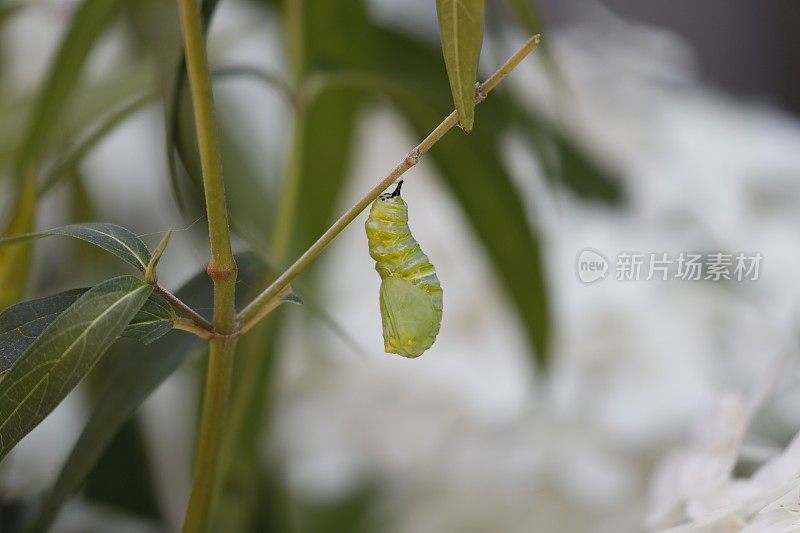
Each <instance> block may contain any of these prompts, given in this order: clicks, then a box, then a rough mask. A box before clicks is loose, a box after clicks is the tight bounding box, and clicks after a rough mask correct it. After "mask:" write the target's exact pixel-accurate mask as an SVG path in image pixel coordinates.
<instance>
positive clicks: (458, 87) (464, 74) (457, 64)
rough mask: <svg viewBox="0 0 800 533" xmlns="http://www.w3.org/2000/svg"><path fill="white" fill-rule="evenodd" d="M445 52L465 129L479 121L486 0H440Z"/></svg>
mask: <svg viewBox="0 0 800 533" xmlns="http://www.w3.org/2000/svg"><path fill="white" fill-rule="evenodd" d="M436 12H437V14H438V16H439V35H440V37H441V40H442V54H443V55H444V63H445V66H446V67H447V77H448V78H449V79H450V91H451V92H452V93H453V102H454V103H455V106H456V109H457V110H458V117H459V122H460V124H461V128H462V129H463V130H464V131H466V132H467V133H469V132H470V131H472V124H473V122H474V121H475V82H476V81H477V79H478V57H479V56H480V53H481V44H482V42H483V0H436Z"/></svg>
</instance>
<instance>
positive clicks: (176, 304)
mask: <svg viewBox="0 0 800 533" xmlns="http://www.w3.org/2000/svg"><path fill="white" fill-rule="evenodd" d="M154 288H155V291H156V292H157V293H158V294H160V295H161V296H163V297H164V299H165V300H166V301H168V302H169V304H170V305H171V306H172V308H173V309H175V310H176V311H180V312H181V313H183V314H184V315H186V316H188V317H189V318H190V319H191V320H192V322H194V323H195V324H196V325H198V326H200V327H201V328H203V329H205V330H207V331H209V332H213V331H214V326H213V325H211V322H209V321H208V320H206V319H205V318H203V317H202V316H201V315H200V314H199V313H198V312H197V311H195V310H194V309H192V308H191V307H189V306H188V305H186V304H185V303H183V301H181V299H180V298H178V297H177V296H175V295H174V294H172V293H171V292H169V291H168V290H167V289H165V288H164V287H162V286H161V285H159V284H156V285H155V286H154Z"/></svg>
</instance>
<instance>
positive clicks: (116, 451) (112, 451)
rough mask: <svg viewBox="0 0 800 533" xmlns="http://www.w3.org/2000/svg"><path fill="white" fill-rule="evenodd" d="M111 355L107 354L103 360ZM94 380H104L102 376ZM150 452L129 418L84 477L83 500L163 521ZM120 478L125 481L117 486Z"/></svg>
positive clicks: (135, 422) (137, 421)
mask: <svg viewBox="0 0 800 533" xmlns="http://www.w3.org/2000/svg"><path fill="white" fill-rule="evenodd" d="M112 350H113V348H112ZM112 356H113V354H111V353H108V354H107V355H106V357H105V358H104V359H110V358H111V357H112ZM98 370H99V369H98ZM97 378H98V379H105V374H100V375H97ZM151 452H152V449H151V448H149V447H148V441H147V435H146V433H145V431H144V425H143V424H142V423H141V418H139V417H133V418H130V419H128V421H127V422H125V423H124V424H123V425H122V427H121V428H120V429H119V431H118V432H117V434H116V435H115V436H114V438H113V439H112V440H111V442H110V443H109V445H108V448H107V449H106V450H105V453H103V454H102V455H101V456H100V458H99V459H98V461H97V466H96V467H95V469H94V470H92V472H91V473H90V474H89V476H87V478H86V484H85V485H84V488H83V497H84V498H85V499H87V500H89V501H92V502H96V503H99V504H100V505H103V506H106V507H112V508H113V509H115V510H119V511H122V512H124V513H126V514H130V515H134V516H136V517H142V518H146V519H148V520H151V521H154V522H156V523H158V522H163V519H164V513H163V509H162V508H161V507H162V505H161V504H162V501H161V498H160V496H161V495H160V494H159V490H158V488H159V487H158V482H157V477H158V476H157V472H156V470H155V468H156V465H155V464H154V461H153V458H152V453H151ZM121 479H124V480H125V482H124V483H120V480H121Z"/></svg>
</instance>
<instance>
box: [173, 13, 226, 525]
mask: <svg viewBox="0 0 800 533" xmlns="http://www.w3.org/2000/svg"><path fill="white" fill-rule="evenodd" d="M178 11H179V13H180V19H181V30H182V34H183V45H184V50H185V53H186V70H187V74H188V78H189V88H190V90H191V94H192V108H193V110H194V120H195V129H196V131H197V145H198V149H199V152H200V164H201V168H202V171H203V190H204V193H205V200H206V214H207V215H208V235H209V240H210V243H211V260H210V261H209V263H208V269H207V270H208V274H209V276H210V277H211V279H212V281H213V282H214V322H213V330H214V333H215V335H214V336H213V337H212V338H211V340H210V342H209V354H208V371H207V373H206V385H205V389H204V393H203V408H202V414H201V420H200V433H199V435H198V439H197V452H196V456H195V465H194V477H193V479H192V492H191V496H190V498H189V506H188V508H187V510H186V519H185V520H184V524H183V531H184V532H185V533H196V532H201V531H207V530H208V527H209V524H210V521H211V517H212V516H213V512H214V506H215V503H216V499H217V493H218V492H219V485H220V478H221V476H220V470H221V469H220V456H221V454H220V449H221V448H222V437H223V435H224V432H225V426H226V423H227V418H228V411H229V409H228V404H229V402H230V389H231V374H232V370H233V354H234V351H235V348H236V337H235V336H230V335H231V334H232V333H233V332H234V330H235V326H236V322H235V314H236V307H235V295H236V262H235V260H234V258H233V252H232V251H231V240H230V233H229V227H228V210H227V206H226V200H225V184H224V183H223V180H222V158H221V156H220V151H219V141H218V139H217V124H216V118H215V116H214V95H213V92H212V89H211V74H210V73H209V69H208V58H207V57H206V50H205V38H204V32H203V25H202V23H201V20H200V9H199V6H198V3H197V1H196V0H178Z"/></svg>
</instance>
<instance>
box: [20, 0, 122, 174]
mask: <svg viewBox="0 0 800 533" xmlns="http://www.w3.org/2000/svg"><path fill="white" fill-rule="evenodd" d="M126 3H127V0H85V1H84V2H83V3H82V4H81V5H80V7H79V8H78V10H77V11H76V12H75V15H73V17H72V20H71V22H70V25H69V29H68V30H67V33H66V34H65V36H64V38H63V39H62V40H61V43H60V45H59V46H58V47H57V50H58V52H57V54H56V55H55V57H54V58H53V61H52V63H51V67H50V71H49V73H48V75H47V79H46V80H45V82H44V85H43V88H42V90H41V92H40V93H39V95H38V97H37V102H36V106H35V108H34V110H33V115H32V117H31V120H30V122H29V125H28V129H27V133H26V134H25V136H24V140H23V143H22V146H21V147H20V149H19V153H18V156H17V160H16V163H15V172H16V174H17V175H21V174H22V173H23V172H25V170H26V169H27V168H28V167H29V166H30V165H32V164H34V163H35V162H36V161H37V160H38V159H39V157H40V156H41V154H42V151H43V150H44V148H45V145H46V142H47V140H48V136H49V135H50V133H51V132H52V130H53V127H54V125H55V124H56V122H57V121H58V119H59V117H60V116H61V114H62V112H63V110H64V107H65V104H66V102H67V99H68V98H69V96H70V94H71V93H72V90H73V89H74V88H75V85H76V84H77V82H78V77H79V76H80V73H81V70H82V67H83V64H84V62H85V61H86V58H87V57H88V55H89V52H90V50H91V49H92V46H94V43H95V42H96V41H97V39H98V38H99V37H100V35H101V34H102V33H103V31H104V30H105V29H106V28H107V27H108V26H109V24H111V22H113V21H114V19H115V18H116V17H117V15H119V14H120V13H121V11H122V8H123V7H124V6H125V4H126Z"/></svg>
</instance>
